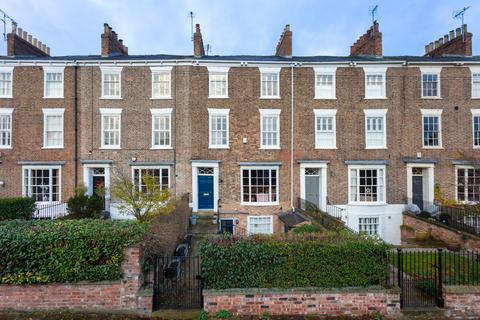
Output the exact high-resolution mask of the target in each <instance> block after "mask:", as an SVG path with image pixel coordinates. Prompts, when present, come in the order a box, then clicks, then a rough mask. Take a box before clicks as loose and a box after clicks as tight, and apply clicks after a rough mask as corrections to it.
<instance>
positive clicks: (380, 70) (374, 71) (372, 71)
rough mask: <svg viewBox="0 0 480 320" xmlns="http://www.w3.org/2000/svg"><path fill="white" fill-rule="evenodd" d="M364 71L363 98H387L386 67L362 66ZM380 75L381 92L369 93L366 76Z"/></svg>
mask: <svg viewBox="0 0 480 320" xmlns="http://www.w3.org/2000/svg"><path fill="white" fill-rule="evenodd" d="M363 71H364V73H365V99H367V100H368V99H387V77H386V75H387V67H377V66H375V67H366V66H365V67H363ZM368 76H381V77H382V79H383V83H382V88H381V92H380V94H379V95H369V91H368V87H367V86H368V85H367V77H368Z"/></svg>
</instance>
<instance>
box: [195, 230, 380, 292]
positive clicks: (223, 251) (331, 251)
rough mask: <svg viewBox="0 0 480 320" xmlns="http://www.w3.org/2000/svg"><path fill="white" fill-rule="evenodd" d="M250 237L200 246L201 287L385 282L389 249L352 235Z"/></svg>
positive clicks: (341, 284)
mask: <svg viewBox="0 0 480 320" xmlns="http://www.w3.org/2000/svg"><path fill="white" fill-rule="evenodd" d="M334 235H335V236H333V235H324V234H323V235H316V234H302V235H295V236H289V237H287V236H273V237H254V238H246V239H227V240H225V239H223V240H212V239H210V240H208V241H206V242H204V243H202V245H201V255H202V276H203V278H204V279H205V288H208V289H227V288H289V287H336V288H338V287H358V286H362V287H363V286H372V285H380V284H382V283H384V281H385V280H386V278H387V274H388V267H387V264H386V256H387V251H388V250H389V246H388V245H387V244H385V243H384V242H382V241H380V240H377V239H373V238H369V237H359V236H356V235H347V234H345V235H339V234H338V233H334Z"/></svg>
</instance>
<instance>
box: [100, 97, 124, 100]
mask: <svg viewBox="0 0 480 320" xmlns="http://www.w3.org/2000/svg"><path fill="white" fill-rule="evenodd" d="M100 99H101V100H122V97H100Z"/></svg>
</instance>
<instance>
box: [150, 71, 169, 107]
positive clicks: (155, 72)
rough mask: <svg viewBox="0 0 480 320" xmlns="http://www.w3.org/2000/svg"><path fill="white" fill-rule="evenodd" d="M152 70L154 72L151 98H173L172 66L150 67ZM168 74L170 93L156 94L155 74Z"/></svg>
mask: <svg viewBox="0 0 480 320" xmlns="http://www.w3.org/2000/svg"><path fill="white" fill-rule="evenodd" d="M150 72H151V73H152V78H151V79H152V87H151V90H152V96H151V98H150V99H152V100H156V99H159V100H161V99H172V67H150ZM159 74H160V75H168V84H169V87H168V95H155V94H154V92H155V90H154V82H153V79H154V77H155V75H159Z"/></svg>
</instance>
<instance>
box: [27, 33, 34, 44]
mask: <svg viewBox="0 0 480 320" xmlns="http://www.w3.org/2000/svg"><path fill="white" fill-rule="evenodd" d="M32 39H33V37H32V35H31V34H29V35H28V42H29V43H32Z"/></svg>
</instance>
